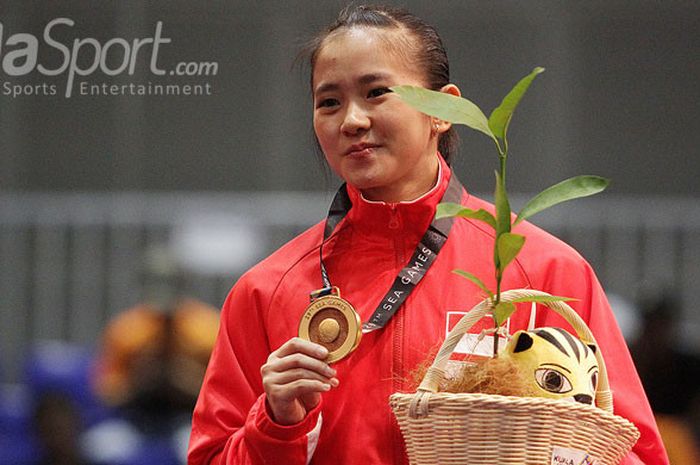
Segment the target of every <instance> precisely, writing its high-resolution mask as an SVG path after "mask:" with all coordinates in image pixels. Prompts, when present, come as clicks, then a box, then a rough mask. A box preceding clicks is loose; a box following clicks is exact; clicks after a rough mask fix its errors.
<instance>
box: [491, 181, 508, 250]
mask: <svg viewBox="0 0 700 465" xmlns="http://www.w3.org/2000/svg"><path fill="white" fill-rule="evenodd" d="M494 197H495V203H496V224H497V228H496V236H497V237H498V236H500V235H501V234H503V233H507V232H510V203H509V202H508V194H506V186H505V183H504V182H503V179H502V178H501V175H500V174H498V171H496V193H495V195H494Z"/></svg>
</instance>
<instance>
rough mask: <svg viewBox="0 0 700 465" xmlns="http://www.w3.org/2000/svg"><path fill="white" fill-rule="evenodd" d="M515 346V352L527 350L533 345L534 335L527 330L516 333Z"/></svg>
mask: <svg viewBox="0 0 700 465" xmlns="http://www.w3.org/2000/svg"><path fill="white" fill-rule="evenodd" d="M515 338H516V339H515V347H514V348H513V353H514V354H517V353H518V352H525V351H526V350H527V349H529V348H530V347H532V343H533V340H532V336H530V335H529V334H528V333H526V332H525V331H520V332H519V333H517V334H516V335H515Z"/></svg>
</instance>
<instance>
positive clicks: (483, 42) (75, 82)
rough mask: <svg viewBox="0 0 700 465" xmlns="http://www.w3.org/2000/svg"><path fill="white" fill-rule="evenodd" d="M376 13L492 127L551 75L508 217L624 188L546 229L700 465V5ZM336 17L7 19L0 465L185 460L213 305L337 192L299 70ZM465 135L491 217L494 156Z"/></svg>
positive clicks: (15, 2)
mask: <svg viewBox="0 0 700 465" xmlns="http://www.w3.org/2000/svg"><path fill="white" fill-rule="evenodd" d="M387 3H390V4H396V5H403V6H406V7H407V8H409V9H410V10H411V11H412V12H414V13H415V14H417V15H418V16H421V17H423V18H424V19H426V20H427V21H428V22H429V23H431V24H433V25H435V26H436V28H437V29H438V31H439V32H440V34H441V35H442V38H443V40H444V42H445V45H446V47H447V51H448V55H449V57H450V61H451V67H452V69H451V74H452V80H453V82H455V83H456V84H457V85H458V86H459V87H460V88H461V90H462V93H463V95H464V96H465V97H467V98H469V99H471V100H472V101H474V102H475V103H477V104H478V105H479V106H481V107H482V109H484V111H485V112H486V113H487V114H488V113H489V112H490V111H491V109H492V108H494V107H495V106H497V105H498V104H499V103H500V100H501V98H502V97H503V95H505V93H506V92H507V91H508V90H510V88H511V87H512V86H513V85H514V84H515V83H516V82H517V81H518V80H519V79H520V78H521V77H523V76H525V75H526V74H527V73H529V72H530V71H531V70H532V68H534V67H535V66H543V67H545V68H546V69H547V71H546V72H545V73H544V74H543V75H541V76H540V77H538V78H537V80H536V82H535V83H534V85H533V86H532V87H531V89H530V91H529V92H528V95H527V96H526V98H525V99H524V101H523V102H522V104H521V106H520V107H519V108H518V111H517V113H516V115H515V118H514V121H513V124H512V126H511V129H510V145H511V150H510V153H511V156H510V164H509V173H510V176H509V189H510V191H511V193H512V195H513V197H514V198H515V201H514V202H513V203H514V204H515V206H516V208H517V206H518V205H522V203H523V202H524V200H526V199H527V198H529V197H530V196H531V195H533V194H535V193H537V192H539V191H540V190H542V189H543V188H545V187H547V186H549V185H551V184H553V183H555V182H558V181H560V180H562V179H565V178H567V177H570V176H574V175H578V174H598V175H602V176H605V177H608V178H611V179H612V181H613V183H612V185H611V187H610V188H609V190H608V191H607V192H606V193H604V194H602V195H599V196H597V197H594V198H590V199H585V200H581V201H576V202H573V203H571V204H567V205H565V206H562V207H558V208H555V209H552V210H550V211H548V212H546V213H543V214H542V215H540V216H537V217H535V218H534V222H535V223H536V224H539V225H540V226H542V227H544V228H545V229H547V230H549V231H551V232H553V233H554V234H556V235H557V236H559V237H561V238H562V239H564V240H566V241H567V242H569V243H571V244H572V245H573V246H574V247H576V248H577V249H578V250H579V251H580V252H581V253H582V254H583V255H584V256H585V257H586V258H587V259H588V260H589V261H590V262H591V263H592V265H593V266H594V268H595V270H596V272H597V273H598V276H599V278H600V280H601V282H602V284H603V286H604V287H605V289H606V291H607V292H608V294H609V296H610V299H611V303H612V305H613V309H614V310H615V313H616V316H617V318H618V321H619V322H620V325H621V327H622V329H623V332H624V333H625V337H626V338H627V340H628V342H629V344H630V347H631V348H632V350H633V354H634V356H635V359H636V362H637V365H638V369H639V371H640V374H641V375H642V378H643V380H644V383H645V387H646V388H647V391H648V394H649V397H650V400H651V401H652V406H653V407H654V409H655V411H656V412H657V414H658V415H659V419H660V421H659V423H660V426H661V425H662V423H663V425H665V426H663V428H664V430H665V431H668V433H665V434H666V435H667V436H666V437H667V438H668V439H666V440H667V444H668V446H669V452H672V453H673V454H679V455H676V458H675V460H673V459H672V460H673V462H674V463H694V462H693V461H691V460H689V459H688V457H690V456H689V455H688V454H693V453H694V452H693V450H692V446H693V444H694V443H693V441H694V439H693V438H694V437H697V434H698V430H699V429H700V420H699V417H698V410H700V406H699V405H698V404H700V400H699V398H698V388H697V387H696V385H695V384H694V381H693V380H695V379H698V378H697V376H695V374H696V373H698V362H697V360H698V354H700V337H699V336H698V334H699V333H700V313H698V312H697V311H696V304H695V303H696V302H698V301H699V300H700V286H699V285H698V284H697V283H698V280H700V204H699V203H698V199H699V198H700V184H699V183H698V182H697V180H698V176H699V175H700V157H698V148H697V147H699V146H700V130H699V129H700V127H699V126H698V118H699V117H700V112H699V110H698V105H697V103H698V101H700V84H698V81H699V77H700V60H698V58H697V57H698V56H700V3H698V2H695V1H677V0H669V1H665V2H655V1H621V0H617V1H614V0H609V1H595V0H594V1H589V2H565V1H530V2H518V1H501V0H499V1H488V2H487V1H462V0H460V1H457V0H454V1H449V0H433V1H431V2H421V1H418V0H410V1H409V0H407V1H404V2H387ZM344 5H345V2H340V1H326V2H317V1H309V0H304V1H291V2H284V1H266V2H252V1H228V2H189V1H184V0H183V1H180V0H178V1H168V2H165V1H151V2H135V1H120V2H90V1H87V0H81V1H75V0H74V1H62V2H42V1H19V0H0V322H1V323H0V384H1V385H2V389H0V464H5V463H13V464H24V463H27V464H29V463H32V464H33V463H56V464H58V463H65V464H68V463H103V464H121V465H124V464H136V463H166V464H167V463H173V464H175V463H183V462H182V460H183V459H182V457H183V453H184V452H183V451H184V447H186V441H187V425H188V412H189V411H190V410H191V403H192V402H193V399H194V398H195V397H196V390H197V389H198V384H197V380H199V379H200V377H201V371H202V370H203V366H204V365H205V364H206V358H207V354H208V352H207V350H208V348H210V346H211V341H212V338H213V334H215V332H216V313H217V312H218V307H219V306H220V304H221V303H222V301H223V299H224V297H225V295H226V293H227V292H228V290H229V289H230V287H231V285H232V284H233V283H234V282H235V281H236V279H237V278H238V277H239V276H240V275H241V273H243V272H244V271H245V270H246V269H247V268H248V267H250V266H251V265H252V264H254V263H255V262H257V261H258V260H260V259H261V258H262V257H264V256H266V255H267V254H269V253H270V252H271V251H273V250H274V249H275V248H277V247H278V246H279V245H281V244H282V243H284V242H286V241H287V240H289V239H290V238H292V237H293V236H294V235H295V234H297V233H299V232H300V231H302V230H304V229H306V228H307V227H309V226H310V225H311V224H313V223H315V222H317V221H319V220H320V219H322V217H323V216H324V215H325V211H326V208H327V204H328V202H329V201H330V199H331V197H332V194H333V191H334V189H335V187H336V186H337V185H338V181H337V180H336V179H335V178H333V177H332V176H330V175H328V174H327V173H326V170H325V169H324V168H323V165H322V164H321V163H320V162H319V157H318V153H317V152H316V149H315V147H314V142H313V134H312V127H311V109H312V107H311V101H310V93H309V76H308V69H306V68H305V67H304V66H295V56H296V54H297V52H298V51H299V49H300V48H301V46H302V44H303V43H304V42H305V40H307V39H309V38H310V37H311V36H312V35H313V34H314V33H315V32H316V31H318V30H319V29H321V28H323V27H324V26H326V25H327V24H328V23H330V22H332V20H333V19H334V18H335V15H336V14H337V12H338V10H339V9H340V8H341V7H342V6H344ZM460 136H461V140H462V143H461V148H460V153H459V157H458V159H457V161H456V163H455V169H456V171H457V173H458V174H459V176H460V179H461V180H462V181H463V182H464V183H465V185H466V186H467V188H468V189H469V190H471V191H472V192H475V193H477V194H480V195H482V196H484V197H486V198H491V189H492V185H493V179H492V175H491V173H492V171H493V169H494V167H495V166H496V156H495V152H494V149H493V147H492V146H491V143H490V142H489V140H487V138H485V137H483V136H482V135H480V134H478V133H475V132H470V131H468V130H466V129H463V128H462V129H460ZM212 315H213V318H212ZM154 364H156V365H154ZM157 364H160V365H157ZM144 366H149V367H154V366H162V367H163V368H162V369H158V370H154V369H151V370H148V369H147V370H144V369H143V367H144ZM182 367H187V368H186V369H184V368H182ZM133 380H139V382H138V383H137V382H135V381H133ZM183 380H189V381H192V380H194V381H195V382H194V386H192V385H191V384H192V383H191V382H190V383H189V385H188V383H186V382H184V383H183V382H182V381H183ZM144 386H146V387H144ZM137 391H138V392H137ZM154 399H159V401H158V402H156V401H155V400H154ZM144 406H146V407H149V406H150V410H149V408H145V407H144ZM154 406H155V407H154ZM144 411H145V413H144ZM59 430H60V431H68V432H72V433H70V434H69V433H66V434H63V435H57V434H56V432H57V431H59ZM145 438H146V439H145ZM673 454H672V455H673ZM154 457H157V459H156V460H155V461H154ZM677 457H681V459H679V458H677ZM683 458H685V461H684V460H683Z"/></svg>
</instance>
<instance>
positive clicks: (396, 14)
mask: <svg viewBox="0 0 700 465" xmlns="http://www.w3.org/2000/svg"><path fill="white" fill-rule="evenodd" d="M353 27H373V28H377V29H401V28H403V29H404V30H405V31H407V32H408V33H409V34H410V35H411V36H412V37H410V39H413V40H410V41H409V44H410V45H411V47H410V48H411V49H412V50H410V51H409V54H410V56H411V58H412V59H413V60H414V62H415V63H416V64H417V65H418V68H419V69H421V70H423V72H424V77H425V80H426V84H427V86H428V88H429V89H431V90H440V89H441V88H442V87H443V86H445V85H447V84H449V83H450V65H449V62H448V60H447V52H446V51H445V47H444V46H443V44H442V40H441V39H440V36H439V35H438V33H437V31H436V30H435V28H433V27H432V26H431V25H429V24H428V23H426V22H425V21H423V20H422V19H420V18H418V17H417V16H414V15H413V14H411V13H409V12H408V11H406V10H404V9H400V8H394V7H388V6H375V5H352V4H351V5H348V6H347V7H345V8H344V9H343V10H342V11H341V12H340V13H339V14H338V17H337V18H336V20H335V22H334V23H333V24H331V25H330V26H329V27H328V28H326V29H325V30H324V31H322V32H321V33H320V34H318V35H317V36H316V37H314V38H313V39H312V40H311V41H310V42H309V43H308V44H307V46H306V47H305V49H304V51H303V53H304V55H306V56H308V57H309V64H310V67H311V80H313V72H314V69H315V66H316V60H317V58H318V54H319V52H320V51H321V48H322V47H323V44H324V42H325V40H326V39H327V38H328V37H329V36H331V35H332V34H334V33H335V32H337V31H340V30H341V29H351V28H353ZM457 144H458V137H457V132H456V131H455V130H454V128H452V127H451V128H450V129H449V130H448V131H446V132H444V133H442V134H441V135H440V138H439V139H438V150H439V151H440V153H441V154H442V156H443V158H444V159H445V161H446V162H447V163H448V164H450V163H451V161H452V159H453V158H454V155H455V152H456V150H457Z"/></svg>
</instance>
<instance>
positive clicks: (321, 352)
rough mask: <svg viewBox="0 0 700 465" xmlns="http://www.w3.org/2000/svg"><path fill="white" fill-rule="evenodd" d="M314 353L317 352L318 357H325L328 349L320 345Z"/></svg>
mask: <svg viewBox="0 0 700 465" xmlns="http://www.w3.org/2000/svg"><path fill="white" fill-rule="evenodd" d="M316 353H317V354H318V356H319V357H324V358H325V357H327V356H328V349H326V348H325V347H323V346H320V347H319V348H318V349H317V350H316Z"/></svg>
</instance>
